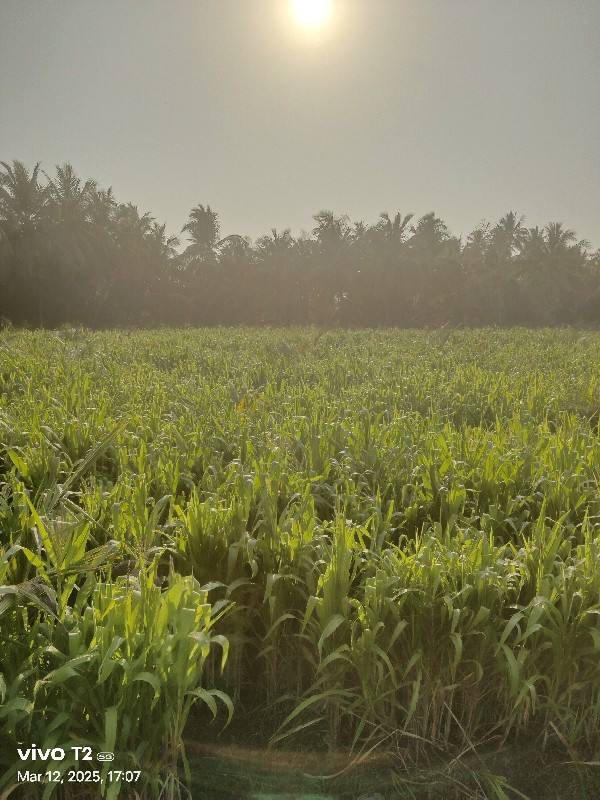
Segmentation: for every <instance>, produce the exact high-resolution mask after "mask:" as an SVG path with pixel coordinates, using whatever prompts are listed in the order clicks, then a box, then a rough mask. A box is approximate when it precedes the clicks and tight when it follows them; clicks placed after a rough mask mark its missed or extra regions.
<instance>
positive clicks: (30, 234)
mask: <svg viewBox="0 0 600 800" xmlns="http://www.w3.org/2000/svg"><path fill="white" fill-rule="evenodd" d="M313 219H314V223H315V225H314V228H313V230H312V231H311V232H310V233H303V234H302V235H301V236H299V237H293V236H292V235H291V233H290V230H289V229H286V230H283V231H277V230H276V229H272V230H271V231H270V233H268V234H266V235H265V236H262V237H260V238H259V239H257V240H256V241H255V242H252V241H251V240H250V239H249V238H247V237H243V236H239V235H230V236H225V237H224V238H221V237H220V228H219V218H218V214H217V213H216V212H215V211H213V210H212V209H211V207H210V206H208V205H207V206H204V205H198V206H197V207H196V208H194V209H192V211H191V212H190V215H189V219H188V222H187V223H186V224H185V226H184V227H183V229H182V231H181V234H182V236H183V237H184V241H183V243H182V242H181V240H180V239H179V238H178V237H175V236H169V235H168V234H167V233H166V230H165V225H160V224H158V223H157V222H156V220H155V219H154V217H152V216H151V215H150V214H149V213H144V214H140V212H139V210H138V208H137V206H135V205H133V204H132V203H121V202H119V201H118V200H117V199H116V198H115V196H114V194H113V191H112V189H110V188H109V189H103V188H101V187H99V186H98V184H97V182H96V181H93V180H86V181H84V180H82V179H81V178H79V177H78V176H77V175H76V173H75V171H74V169H73V167H72V166H71V165H70V164H64V165H63V166H57V167H56V169H55V173H54V175H53V176H49V175H47V174H46V173H45V172H43V171H42V169H41V166H40V164H36V165H35V166H34V167H33V169H31V170H29V169H28V168H27V167H26V166H25V165H24V164H23V163H22V162H20V161H13V162H12V163H10V164H9V163H6V162H1V170H0V320H2V319H4V320H8V321H10V322H12V323H14V324H17V325H28V326H35V327H56V326H59V325H62V324H83V325H86V326H89V327H110V326H122V325H127V326H128V325H138V326H148V327H149V326H155V325H174V326H175V325H176V326H182V325H237V324H271V325H290V324H319V325H321V324H324V325H328V324H341V325H344V326H377V325H398V326H404V327H412V326H429V325H432V326H433V325H442V324H454V325H458V324H464V325H488V324H497V325H517V324H518V325H557V324H597V323H600V251H596V252H592V251H591V248H590V245H589V243H588V242H586V241H585V240H578V239H577V236H576V234H575V232H574V231H573V230H571V229H570V228H567V227H565V225H564V224H563V223H561V222H551V223H549V224H548V225H546V226H545V227H533V228H531V227H527V226H526V225H525V224H524V218H523V217H520V216H519V215H518V214H516V213H515V212H513V211H510V212H508V213H507V214H505V215H504V216H503V217H502V219H500V220H499V221H498V222H497V223H496V224H491V223H487V222H482V223H480V224H479V225H478V226H477V227H476V228H475V230H473V232H472V233H470V234H469V235H468V236H467V237H466V239H465V240H464V241H463V240H462V239H461V238H459V237H456V236H454V235H452V233H451V232H450V231H449V229H448V227H447V225H446V224H445V223H444V222H443V221H442V220H441V219H440V218H438V217H437V216H436V215H435V213H433V212H430V213H428V214H425V215H424V216H422V217H421V218H420V219H415V217H414V215H413V214H401V213H399V212H398V213H395V214H389V213H387V212H384V213H382V214H381V215H380V217H379V219H378V220H377V221H376V222H375V223H372V224H366V223H364V222H351V221H350V219H349V218H348V217H347V216H337V215H335V214H334V213H333V212H332V211H326V210H324V211H320V212H319V213H317V214H315V216H314V218H313Z"/></svg>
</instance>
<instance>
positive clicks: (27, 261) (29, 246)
mask: <svg viewBox="0 0 600 800" xmlns="http://www.w3.org/2000/svg"><path fill="white" fill-rule="evenodd" d="M0 166H1V167H2V171H0V227H1V228H2V231H3V235H4V238H5V240H6V241H7V242H8V246H10V250H11V257H10V264H11V268H10V270H9V271H10V278H9V280H8V283H9V287H10V295H11V296H10V298H9V303H10V304H11V306H12V307H13V312H14V315H15V317H17V318H22V319H27V318H28V317H29V316H30V311H29V309H28V308H27V305H28V304H30V303H31V300H32V299H33V300H34V303H35V307H36V315H37V321H38V324H39V325H40V326H41V325H43V324H44V308H45V296H46V292H45V289H44V286H43V282H44V278H45V277H47V276H45V275H44V267H45V262H44V255H45V253H44V250H45V248H44V244H45V236H44V229H45V228H46V226H47V225H48V222H49V216H48V203H49V196H50V192H49V187H48V186H47V185H43V184H42V183H41V181H40V171H41V170H40V164H39V163H37V164H36V165H35V167H34V168H33V170H32V171H31V173H29V170H28V169H27V167H26V166H25V165H24V164H23V163H22V162H21V161H13V162H12V164H8V163H7V162H5V161H3V162H1V163H0Z"/></svg>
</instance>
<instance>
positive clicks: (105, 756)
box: [96, 753, 115, 761]
mask: <svg viewBox="0 0 600 800" xmlns="http://www.w3.org/2000/svg"><path fill="white" fill-rule="evenodd" d="M96 758H97V759H98V761H114V759H115V754H114V753H98V755H97V756H96Z"/></svg>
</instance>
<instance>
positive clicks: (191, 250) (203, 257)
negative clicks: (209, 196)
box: [181, 205, 219, 263]
mask: <svg viewBox="0 0 600 800" xmlns="http://www.w3.org/2000/svg"><path fill="white" fill-rule="evenodd" d="M181 232H182V233H187V234H189V236H188V238H189V240H190V245H189V246H188V247H187V248H186V250H185V252H184V260H188V261H189V262H190V263H193V262H194V261H200V262H205V261H210V260H212V259H213V258H214V256H215V247H216V245H217V242H218V241H219V217H218V214H217V213H216V212H215V211H213V210H212V209H211V207H210V206H206V208H205V207H204V206H203V205H199V206H196V207H195V208H193V209H192V210H191V211H190V216H189V219H188V221H187V222H186V224H185V225H184V226H183V228H182V229H181Z"/></svg>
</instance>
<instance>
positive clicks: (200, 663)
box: [0, 329, 600, 797]
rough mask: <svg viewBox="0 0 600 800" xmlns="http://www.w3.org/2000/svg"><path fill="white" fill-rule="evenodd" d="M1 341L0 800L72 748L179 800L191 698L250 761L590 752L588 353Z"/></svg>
mask: <svg viewBox="0 0 600 800" xmlns="http://www.w3.org/2000/svg"><path fill="white" fill-rule="evenodd" d="M0 348H1V350H2V358H3V360H2V367H1V369H0V442H1V445H0V481H1V485H0V530H1V535H2V548H3V549H2V555H1V557H0V584H1V585H2V588H1V589H0V626H1V633H0V635H1V637H2V648H3V661H2V676H3V677H2V680H1V681H0V700H2V705H0V726H1V728H0V730H1V737H2V739H1V744H2V756H0V759H3V762H2V763H3V767H4V768H5V769H6V771H7V772H6V774H7V777H6V778H5V779H4V783H3V784H0V787H1V788H0V791H1V790H2V788H3V789H4V790H5V791H6V790H7V789H8V788H9V787H10V786H11V785H12V783H13V782H14V774H15V765H16V757H15V753H16V748H17V747H18V746H21V745H22V744H23V743H27V742H29V741H35V742H36V743H38V744H40V745H41V744H42V743H44V744H46V743H56V744H61V743H62V744H64V743H65V742H71V741H72V742H85V743H89V744H90V745H93V746H94V747H95V748H96V749H98V750H101V749H114V750H115V752H118V753H119V754H120V757H121V759H122V763H123V768H125V764H128V765H136V768H138V769H141V770H142V772H143V776H144V778H143V784H140V786H138V788H137V791H138V792H139V793H140V796H143V797H158V796H159V795H160V793H161V792H162V796H163V797H176V796H178V795H180V794H181V792H183V791H184V789H183V788H182V787H183V784H184V783H185V778H186V769H187V767H186V765H187V761H186V758H185V749H184V744H183V742H184V731H185V724H186V721H187V719H188V717H189V714H190V713H191V709H192V707H193V705H194V703H196V701H200V704H201V705H202V706H203V707H204V708H205V709H206V710H207V712H208V714H209V717H210V716H212V714H214V715H215V716H218V717H219V718H220V719H221V724H223V723H225V721H226V720H227V718H228V716H229V715H230V713H231V711H232V710H233V709H234V708H235V707H237V708H236V715H237V716H238V717H242V716H244V715H248V714H250V713H260V714H261V717H260V718H261V719H264V720H269V721H270V722H269V726H270V727H269V730H268V731H265V734H266V735H267V736H270V737H271V741H272V744H273V746H280V745H282V744H288V743H293V742H294V741H297V742H302V743H303V744H304V745H306V744H307V743H310V742H319V743H321V744H322V743H326V744H327V745H328V746H329V747H330V748H332V749H334V748H348V749H351V750H353V751H354V752H355V753H356V754H357V756H360V754H361V753H366V752H368V751H369V750H370V749H371V748H374V747H376V746H377V745H378V744H380V743H381V744H382V746H385V747H391V746H392V745H393V747H395V748H396V750H397V752H398V753H402V754H403V758H404V763H405V764H408V763H410V764H413V765H416V766H417V767H418V766H419V764H421V763H422V762H423V759H425V760H427V759H428V758H430V757H431V754H432V753H435V754H438V755H439V754H442V755H443V754H446V755H448V754H454V755H456V754H457V753H459V754H460V753H462V752H466V751H468V752H480V751H484V750H485V748H488V747H491V746H494V747H500V746H502V745H503V744H505V743H507V742H513V741H515V740H518V739H519V738H523V737H528V738H531V737H534V738H536V737H537V741H538V743H539V747H540V749H543V748H546V749H550V748H559V749H560V750H562V751H563V752H564V753H565V757H566V758H568V759H569V760H571V761H587V762H594V761H598V760H600V740H599V738H598V730H599V729H600V668H599V667H600V570H599V569H598V563H599V556H600V493H599V490H598V479H599V466H598V465H599V464H600V439H599V429H598V420H599V412H600V384H599V383H598V379H597V374H596V367H597V363H598V357H599V356H600V336H598V335H596V334H586V335H585V336H583V335H581V334H579V333H578V332H574V331H570V330H564V331H536V332H534V333H532V332H530V331H525V330H514V331H501V332H500V331H495V330H491V329H490V330H485V331H468V332H461V331H456V332H454V333H452V334H451V335H450V336H447V335H444V336H440V335H439V334H438V333H437V332H418V333H414V332H385V331H367V332H365V331H363V332H352V333H344V332H326V333H323V334H322V335H317V333H316V332H314V331H311V330H305V329H296V330H288V331H279V330H271V331H265V330H260V331H256V330H251V329H240V330H235V331H231V330H230V331H226V330H205V331H181V332H154V333H128V332H113V333H87V332H80V331H76V330H65V331H62V332H59V333H57V334H55V335H49V334H43V333H25V332H19V333H15V332H5V333H3V334H2V338H1V339H0ZM230 698H231V700H230ZM232 701H233V706H232V705H231V703H232ZM211 712H212V713H211ZM198 713H199V714H200V713H201V712H198ZM199 718H200V719H201V718H202V717H201V716H200V717H199ZM423 763H424V762H423ZM67 766H68V765H66V764H64V763H63V764H62V766H60V767H57V768H60V769H65V768H66V767H67ZM188 777H189V776H188ZM494 780H495V779H494ZM498 780H499V782H498V786H502V781H501V780H500V779H498ZM182 781H183V783H181V782H182ZM490 781H492V783H493V780H492V778H490ZM490 785H491V784H490ZM53 791H56V792H57V796H59V794H60V792H62V796H64V797H69V796H70V795H69V793H68V790H67V789H65V788H64V787H62V788H61V787H56V786H52V785H48V787H46V788H45V795H44V796H45V797H50V796H51V795H52V793H53ZM106 791H107V795H106V796H108V797H116V796H117V795H118V794H119V791H120V787H119V786H118V785H116V784H115V785H112V786H111V787H107V790H106ZM490 791H492V790H491V789H490ZM499 791H500V790H499ZM123 796H125V795H123ZM490 796H493V795H490ZM497 796H500V795H499V794H498V795H497Z"/></svg>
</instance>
